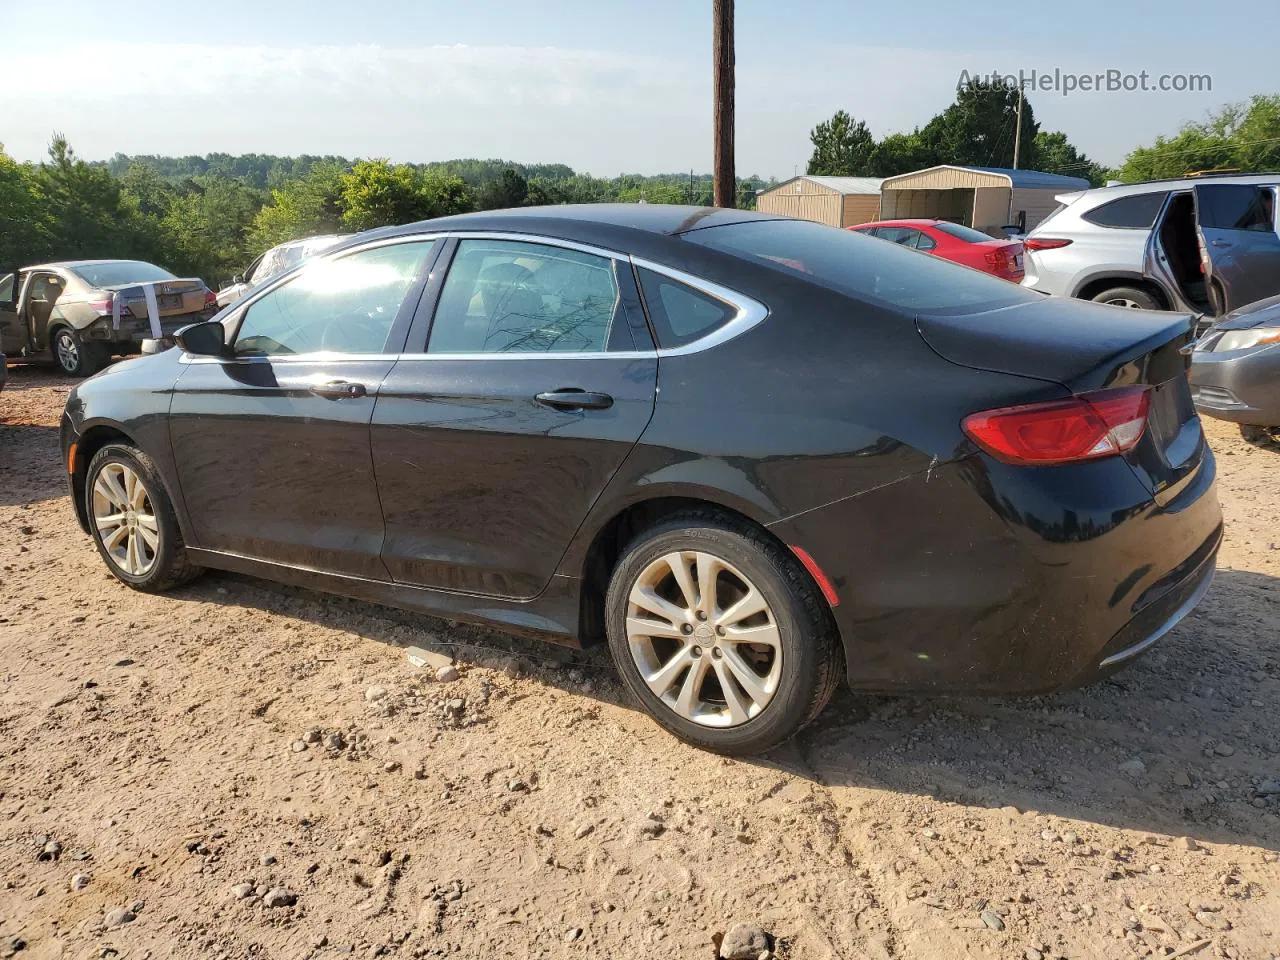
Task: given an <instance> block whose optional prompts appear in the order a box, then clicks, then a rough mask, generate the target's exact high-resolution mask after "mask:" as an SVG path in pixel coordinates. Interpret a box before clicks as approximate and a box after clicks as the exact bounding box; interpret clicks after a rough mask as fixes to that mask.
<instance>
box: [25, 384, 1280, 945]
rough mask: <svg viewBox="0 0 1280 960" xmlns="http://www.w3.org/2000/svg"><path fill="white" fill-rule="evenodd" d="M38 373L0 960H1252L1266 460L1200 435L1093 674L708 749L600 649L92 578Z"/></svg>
mask: <svg viewBox="0 0 1280 960" xmlns="http://www.w3.org/2000/svg"><path fill="white" fill-rule="evenodd" d="M70 385H71V383H70V381H68V380H65V379H61V378H57V377H54V376H52V375H50V374H49V373H48V372H47V371H46V370H40V369H37V368H26V369H24V368H15V369H13V370H12V371H11V376H10V382H9V384H8V386H7V387H6V389H5V390H4V391H3V392H0V957H4V956H9V955H10V954H13V955H16V956H18V957H19V958H26V957H32V958H49V957H67V958H73V957H74V958H81V957H86V958H87V957H247V958H268V957H270V958H309V957H322V958H328V957H336V956H342V955H356V956H362V957H371V956H397V957H431V956H444V955H450V954H452V955H458V956H462V957H515V958H524V957H552V958H560V957H564V958H572V957H608V958H630V957H646V958H681V960H683V958H700V960H712V958H713V957H715V955H716V953H717V947H716V945H715V943H714V942H713V936H715V935H716V934H718V933H720V932H721V931H724V930H726V929H727V928H728V927H729V926H730V925H731V924H733V923H734V922H735V921H745V922H750V923H756V924H759V925H760V926H761V927H763V929H764V930H765V931H767V932H768V933H769V934H770V935H771V937H772V941H771V942H772V946H773V949H774V951H775V955H776V956H778V957H784V958H785V957H791V958H805V960H809V958H836V957H838V958H866V960H883V958H901V957H911V958H916V957H927V958H935V957H936V958H962V957H975V958H976V957H983V958H987V957H992V958H1016V960H1024V958H1029V960H1036V958H1037V957H1040V956H1042V955H1043V956H1044V957H1046V958H1049V957H1055V958H1056V957H1070V958H1128V957H1133V956H1154V957H1181V956H1194V957H1198V958H1204V957H1232V958H1250V960H1252V958H1262V960H1267V958H1271V957H1276V956H1280V862H1277V851H1280V783H1277V781H1278V780H1280V709H1278V706H1280V579H1278V578H1280V450H1276V449H1259V448H1256V447H1251V446H1248V445H1246V444H1245V443H1243V442H1242V441H1241V440H1240V439H1239V436H1238V434H1237V433H1236V432H1235V430H1234V429H1233V428H1230V427H1229V426H1227V425H1224V424H1220V423H1213V422H1210V423H1209V424H1208V425H1207V429H1208V431H1209V433H1210V436H1211V439H1212V443H1213V446H1214V448H1215V449H1216V451H1217V453H1218V465H1219V475H1220V496H1221V499H1222V501H1223V508H1224V510H1225V513H1226V522H1227V535H1226V543H1225V546H1224V547H1223V550H1222V554H1221V558H1220V564H1221V566H1220V572H1219V574H1218V578H1217V581H1216V583H1215V585H1214V587H1213V589H1212V591H1211V592H1210V594H1209V596H1208V598H1207V599H1206V600H1205V601H1204V603H1203V604H1202V605H1201V606H1200V608H1199V610H1198V611H1197V612H1196V614H1194V615H1193V616H1192V617H1190V618H1189V619H1188V620H1186V621H1185V622H1184V623H1183V624H1182V625H1181V626H1179V627H1178V628H1177V629H1176V630H1175V631H1174V632H1173V633H1172V634H1170V635H1169V636H1168V637H1167V638H1166V639H1165V640H1164V641H1163V642H1162V643H1161V644H1160V646H1159V647H1158V649H1157V650H1156V651H1155V652H1153V653H1152V654H1151V655H1149V656H1148V657H1147V658H1146V659H1144V660H1142V661H1141V662H1139V663H1138V664H1136V665H1134V666H1133V667H1131V668H1130V669H1128V670H1127V671H1124V672H1122V673H1121V674H1119V675H1117V676H1116V677H1114V678H1113V679H1111V680H1109V681H1106V682H1103V683H1100V684H1098V685H1096V686H1093V687H1091V688H1088V689H1085V690H1080V691H1075V692H1072V693H1067V694H1061V695H1057V696H1052V697H1043V698H1036V699H1029V700H1019V701H1007V700H985V699H984V700H926V699H912V698H906V699H888V698H883V699H881V698H867V697H855V696H853V695H851V694H849V693H848V692H843V693H841V694H839V695H837V697H836V699H835V700H834V701H833V703H832V704H831V706H830V707H829V708H828V710H827V712H826V713H825V714H824V716H823V718H822V719H821V720H820V721H819V722H818V723H817V724H816V725H815V726H814V727H812V728H811V729H809V730H807V731H806V732H805V733H804V734H803V735H802V736H801V737H799V738H798V739H797V740H796V741H794V742H793V743H792V744H790V745H788V746H787V747H785V748H783V749H780V750H779V751H777V752H776V753H775V754H773V755H771V756H768V757H764V758H760V759H757V760H752V761H731V760H725V759H721V758H718V757H715V756H711V755H709V754H706V753H700V752H698V751H696V750H694V749H691V748H689V747H686V746H684V745H682V744H680V743H679V742H677V741H675V740H673V739H672V738H671V737H669V736H667V735H666V734H664V733H663V732H662V731H660V730H659V729H658V728H657V727H656V726H655V725H654V724H653V723H651V722H650V721H649V720H647V719H646V718H645V716H643V715H642V714H641V713H639V712H638V711H637V710H636V709H634V708H632V707H631V706H629V705H627V703H626V701H625V699H624V697H623V693H622V690H621V687H620V684H619V683H618V681H617V680H616V678H615V676H614V674H613V672H612V669H611V667H610V666H609V662H608V659H607V654H605V653H604V652H603V651H592V652H590V653H586V654H584V653H580V652H574V651H568V650H561V649H558V648H555V647H551V646H546V645H539V644H536V643H532V642H523V641H518V640H512V639H509V638H507V637H505V636H502V635H499V634H496V633H493V632H490V631H486V630H482V629H477V628H473V627H467V626H458V625H453V624H448V623H444V622H440V621H432V620H427V619H424V618H420V617H413V616H409V615H405V614H401V613H397V612H395V611H391V610H387V609H384V608H381V607H376V606H373V605H368V604H362V603H355V602H349V601H345V600H338V599H333V598H327V597H324V596H319V595H315V594H309V593H306V592H303V591H298V590H293V589H290V588H286V587H280V586H276V585H273V584H270V583H265V582H261V581H257V580H252V579H249V578H244V577H237V576H231V575H225V574H217V573H211V574H209V575H207V576H205V577H204V578H202V579H200V580H198V581H196V582H194V583H192V584H190V585H189V586H187V587H185V588H183V589H181V590H178V591H176V592H174V593H172V594H168V595H165V596H146V595H143V594H139V593H135V592H132V591H130V590H128V589H126V588H125V587H124V586H122V585H120V584H119V583H117V582H116V581H115V580H113V579H112V578H111V577H110V576H109V575H108V574H107V572H106V569H105V568H104V566H103V564H102V562H101V561H100V560H99V558H98V556H97V554H96V552H95V551H94V549H93V546H92V544H91V542H90V541H89V539H88V538H87V537H86V536H84V535H83V534H82V533H81V532H80V530H79V528H78V527H77V526H76V523H75V520H74V518H73V516H72V510H71V507H70V504H69V502H68V500H67V497H66V494H65V490H64V486H63V481H62V478H61V474H60V469H59V455H58V442H57V418H58V415H59V413H60V411H61V409H62V405H63V402H64V399H65V397H66V394H67V391H68V389H69V388H70ZM410 644H420V645H427V646H430V645H433V644H434V645H435V646H436V647H437V649H441V650H450V649H451V650H452V651H453V652H454V654H455V655H456V657H457V666H458V669H459V671H460V673H461V678H460V679H458V680H456V681H454V682H439V681H437V680H435V679H434V676H433V675H432V673H431V672H430V671H428V670H423V669H420V668H417V667H414V666H413V665H412V664H411V663H410V662H409V661H408V660H407V658H406V653H405V650H404V649H403V648H404V647H405V646H407V645H410ZM451 644H455V645H456V646H452V647H450V646H449V645H451ZM1135 761H1136V762H1135ZM1272 791H1274V792H1272Z"/></svg>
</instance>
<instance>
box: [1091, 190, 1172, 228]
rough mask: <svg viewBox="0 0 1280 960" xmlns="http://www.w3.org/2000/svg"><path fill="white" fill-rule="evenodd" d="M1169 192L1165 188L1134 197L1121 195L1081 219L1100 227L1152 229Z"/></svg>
mask: <svg viewBox="0 0 1280 960" xmlns="http://www.w3.org/2000/svg"><path fill="white" fill-rule="evenodd" d="M1168 195H1169V194H1168V192H1167V191H1164V190H1157V191H1155V192H1154V193H1138V194H1134V195H1133V196H1132V197H1120V198H1119V199H1117V200H1112V201H1111V202H1110V203H1104V204H1103V205H1102V206H1100V207H1095V208H1094V209H1093V210H1090V211H1089V212H1088V213H1082V214H1080V219H1081V220H1088V221H1089V222H1090V223H1095V224H1097V225H1098V226H1100V227H1119V228H1121V229H1128V230H1150V229H1151V225H1152V224H1153V223H1155V222H1156V214H1158V213H1159V212H1160V208H1161V207H1162V206H1164V198H1165V197H1167V196H1168Z"/></svg>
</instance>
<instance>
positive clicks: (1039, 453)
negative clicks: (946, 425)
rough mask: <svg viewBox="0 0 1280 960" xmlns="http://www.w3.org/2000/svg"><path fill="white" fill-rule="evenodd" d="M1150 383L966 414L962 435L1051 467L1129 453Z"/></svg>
mask: <svg viewBox="0 0 1280 960" xmlns="http://www.w3.org/2000/svg"><path fill="white" fill-rule="evenodd" d="M1149 389H1150V388H1148V387H1118V388H1116V389H1113V390H1099V391H1098V392H1096V393H1085V394H1081V395H1079V396H1075V397H1070V398H1068V399H1066V400H1049V401H1047V402H1045V403H1028V404H1024V405H1023V406H1018V407H1002V408H1000V409H998V410H987V411H984V412H983V413H975V414H971V415H970V416H968V417H965V419H964V423H963V424H962V427H963V429H964V432H965V434H966V435H967V436H968V437H969V439H970V440H972V441H973V442H974V443H976V444H977V445H978V446H979V447H981V448H982V449H983V450H985V451H986V452H987V453H989V454H991V456H993V457H995V458H996V459H997V460H1001V461H1003V462H1005V463H1012V464H1017V465H1020V466H1049V465H1051V464H1055V463H1073V462H1076V461H1080V460H1096V459H1097V458H1098V457H1112V456H1115V455H1116V454H1118V453H1127V452H1128V451H1130V450H1132V449H1133V448H1134V447H1136V446H1137V445H1138V441H1139V440H1141V439H1142V433H1143V431H1144V430H1145V429H1146V426H1147V408H1148V406H1149V404H1150V399H1151V398H1150V394H1149Z"/></svg>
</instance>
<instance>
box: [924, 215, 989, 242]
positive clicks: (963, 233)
mask: <svg viewBox="0 0 1280 960" xmlns="http://www.w3.org/2000/svg"><path fill="white" fill-rule="evenodd" d="M934 227H936V228H937V229H939V230H941V231H942V232H943V233H949V234H951V236H953V237H955V238H956V239H957V240H963V241H964V242H965V243H986V242H987V241H988V240H991V239H992V238H991V237H989V236H987V235H986V234H985V233H983V232H982V231H981V230H975V229H973V227H966V226H963V225H961V224H959V223H947V222H946V221H945V220H944V221H942V222H941V223H935V224H934Z"/></svg>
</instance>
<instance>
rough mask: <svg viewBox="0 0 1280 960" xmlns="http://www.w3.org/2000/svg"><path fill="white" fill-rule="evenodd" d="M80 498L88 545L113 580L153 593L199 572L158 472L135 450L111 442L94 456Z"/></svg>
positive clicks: (152, 464)
mask: <svg viewBox="0 0 1280 960" xmlns="http://www.w3.org/2000/svg"><path fill="white" fill-rule="evenodd" d="M84 497H85V513H86V515H87V516H88V518H89V528H90V530H91V532H92V534H93V542H94V543H95V544H96V545H97V547H98V553H99V554H100V555H101V556H102V559H103V562H105V563H106V565H107V569H108V570H110V571H111V573H112V575H114V576H115V578H116V579H117V580H119V581H121V582H122V583H125V584H128V585H129V586H131V587H133V588H134V589H135V590H143V591H146V592H148V593H158V592H160V591H163V590H168V589H170V588H172V587H176V586H178V585H179V584H181V583H185V582H186V581H188V580H190V579H191V578H192V577H194V576H196V575H197V574H199V573H200V572H201V568H200V567H198V566H196V565H195V564H193V563H192V562H191V560H190V559H189V557H188V556H187V549H186V545H185V544H184V543H183V540H182V531H181V530H180V529H179V527H178V518H177V516H176V515H175V514H174V512H173V503H172V502H171V501H170V500H169V495H168V494H167V493H166V492H165V488H164V484H163V483H162V482H161V480H160V473H159V471H158V470H156V466H155V463H154V462H153V461H152V460H151V458H150V457H148V456H147V455H146V454H145V453H143V452H142V451H141V450H138V449H137V448H136V447H131V446H128V445H127V444H122V443H113V444H108V445H107V446H105V447H103V448H102V449H101V450H99V451H98V452H97V453H96V454H94V457H93V460H91V461H90V463H89V470H88V473H87V474H86V477H85V485H84Z"/></svg>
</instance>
